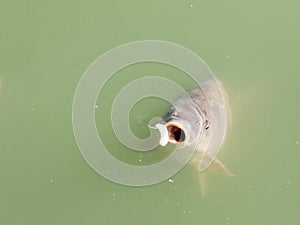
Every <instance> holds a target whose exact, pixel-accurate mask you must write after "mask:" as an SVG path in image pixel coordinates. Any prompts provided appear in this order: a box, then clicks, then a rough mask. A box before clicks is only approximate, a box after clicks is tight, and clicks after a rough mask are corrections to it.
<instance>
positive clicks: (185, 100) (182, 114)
mask: <svg viewBox="0 0 300 225" xmlns="http://www.w3.org/2000/svg"><path fill="white" fill-rule="evenodd" d="M227 117H228V104H227V99H226V94H225V92H224V90H223V89H222V86H221V84H220V83H219V82H218V81H216V80H211V81H206V82H205V83H203V84H201V86H198V87H195V88H193V89H191V90H190V91H188V92H187V93H184V94H183V95H182V96H181V97H179V98H178V99H177V100H176V101H175V102H174V103H173V104H172V106H171V107H170V108H169V110H168V111H167V113H166V114H165V116H164V117H163V121H162V122H161V123H159V124H156V128H158V129H159V131H160V134H161V140H160V144H161V145H166V144H167V143H168V142H169V143H171V144H176V145H179V147H193V148H195V151H196V152H198V153H201V160H200V163H199V171H200V172H203V171H205V170H206V169H207V168H208V167H210V166H212V165H214V166H216V167H217V168H221V169H224V170H226V171H227V172H228V173H230V172H229V171H228V170H227V169H226V168H225V167H224V166H223V165H222V164H221V163H220V162H219V161H218V160H217V159H216V156H217V154H218V152H219V150H220V147H221V145H222V143H223V141H224V138H225V135H226V130H227Z"/></svg>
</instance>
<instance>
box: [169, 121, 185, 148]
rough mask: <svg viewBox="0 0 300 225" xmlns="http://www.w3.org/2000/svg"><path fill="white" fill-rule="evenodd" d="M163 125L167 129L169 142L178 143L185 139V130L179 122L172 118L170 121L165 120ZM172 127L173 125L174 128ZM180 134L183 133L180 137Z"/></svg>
mask: <svg viewBox="0 0 300 225" xmlns="http://www.w3.org/2000/svg"><path fill="white" fill-rule="evenodd" d="M165 126H166V128H167V130H168V135H169V142H170V143H171V144H177V145H179V144H182V143H184V142H185V141H186V132H185V129H184V128H183V126H182V125H181V123H180V122H178V121H174V120H172V121H169V122H166V123H165ZM174 127H175V129H173V128H174ZM178 131H179V132H180V136H179V137H178ZM182 135H183V137H182ZM178 138H179V139H178ZM181 138H183V140H180V139H181ZM177 139H178V140H177Z"/></svg>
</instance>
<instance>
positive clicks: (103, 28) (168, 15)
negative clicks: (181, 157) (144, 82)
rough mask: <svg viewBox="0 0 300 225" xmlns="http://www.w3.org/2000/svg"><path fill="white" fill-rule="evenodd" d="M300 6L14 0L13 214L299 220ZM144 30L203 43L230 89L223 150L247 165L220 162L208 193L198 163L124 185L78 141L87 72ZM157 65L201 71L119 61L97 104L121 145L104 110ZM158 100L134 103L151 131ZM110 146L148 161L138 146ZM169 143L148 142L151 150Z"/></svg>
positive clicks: (3, 177)
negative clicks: (94, 164)
mask: <svg viewBox="0 0 300 225" xmlns="http://www.w3.org/2000/svg"><path fill="white" fill-rule="evenodd" d="M299 7H300V4H299V3H297V2H296V1H290V0H289V1H281V2H276V1H248V2H245V1H88V2H83V1H56V2H53V1H51V2H44V1H4V0H2V1H1V2H0V224H3V225H4V224H5V225H15V224H28V225H29V224H30V225H33V224H45V225H46V224H47V225H48V224H62V225H66V224H101V225H105V224H113V225H117V224H118V225H119V224H124V225H139V224H144V225H160V224H163V225H166V224H170V225H171V224H172V225H177V224H178V225H181V224H190V225H193V224H206V225H219V224H244V225H246V224H249V225H252V224H257V225H264V224H278V225H279V224H300V217H299V207H300V191H299V190H300V183H299V179H300V175H299V173H300V166H299V156H300V143H299V142H300V128H299V125H300V123H299V115H300V107H299V97H300V91H299V87H300V76H299V55H300V46H299V40H300V15H299ZM144 39H160V40H166V41H171V42H175V43H178V44H181V45H183V46H186V47H188V48H190V49H191V50H193V51H194V52H196V53H197V54H198V55H200V56H201V57H202V58H203V59H204V60H205V61H206V62H207V64H208V65H209V66H210V67H211V69H212V70H213V71H214V72H215V74H216V76H217V77H218V78H219V79H220V80H222V81H223V84H224V86H225V87H226V89H227V91H228V95H229V98H230V105H231V109H232V124H231V127H230V130H229V133H228V136H227V140H226V143H225V145H224V147H223V148H222V150H221V153H220V155H219V159H220V160H222V161H223V162H224V164H226V166H227V167H228V168H229V169H230V170H231V171H232V172H233V173H235V174H236V177H234V178H226V177H221V176H217V175H214V174H208V191H207V196H206V197H205V198H202V197H201V192H200V189H199V182H198V177H197V172H196V171H195V169H194V167H192V166H186V167H185V168H184V169H183V170H182V171H180V173H178V174H177V175H175V176H174V177H172V180H173V181H174V182H169V181H165V182H163V183H160V184H157V185H153V186H149V187H139V188H137V187H136V188H134V187H126V186H120V185H118V184H114V183H111V182H109V181H107V180H105V179H103V178H102V177H100V176H99V175H97V174H96V173H95V172H94V171H93V170H92V169H91V168H90V167H89V166H88V165H87V164H86V162H85V161H84V160H83V158H82V157H81V155H80V152H79V151H78V148H77V146H76V143H75V139H74V136H73V132H72V123H71V111H72V101H73V95H74V92H75V88H76V85H77V83H78V81H79V79H80V77H81V76H82V74H83V72H84V71H85V69H86V68H87V67H88V66H89V64H91V63H92V62H93V61H94V60H95V59H96V58H97V57H98V56H100V55H101V54H103V53H104V52H106V51H107V50H109V49H111V48H113V47H116V46H117V45H120V44H123V43H127V42H131V41H137V40H144ZM153 72H154V73H155V74H156V75H160V73H161V74H164V75H165V76H171V77H172V76H173V78H174V79H175V80H177V81H178V82H181V83H182V85H183V86H184V87H189V85H190V83H189V82H188V81H187V80H186V79H185V78H184V76H182V74H180V73H179V72H178V71H175V70H174V69H172V68H165V67H161V66H157V65H137V66H136V67H134V66H133V67H130V68H128V69H127V70H126V69H125V70H124V71H120V73H119V77H123V80H122V79H121V81H120V82H119V81H118V79H117V76H118V74H116V77H115V79H112V80H111V82H110V84H108V85H107V87H106V89H105V90H106V92H103V93H102V94H101V95H100V98H99V110H98V111H97V112H96V119H97V125H98V130H99V132H100V133H101V131H103V130H104V132H103V133H104V134H106V135H104V137H103V139H104V142H105V143H106V144H107V145H108V146H110V145H111V146H114V145H115V146H117V145H118V144H116V143H117V141H116V139H115V137H114V136H112V135H109V133H110V132H111V131H109V129H110V128H109V127H108V126H109V125H107V124H106V122H105V121H107V119H106V120H105V119H103V118H104V116H105V115H107V112H109V111H108V110H109V109H108V106H109V104H110V102H111V100H109V98H110V96H113V95H115V94H116V93H117V92H118V90H119V89H120V88H121V87H122V85H123V84H126V82H128V81H130V80H131V79H133V78H134V76H131V77H130V76H129V75H130V74H135V75H139V74H140V76H142V75H143V76H147V75H149V74H150V75H153V74H152V73H153ZM173 72H174V73H173ZM120 74H123V75H128V78H127V76H121V75H120ZM172 74H173V75H172ZM124 77H126V78H124ZM149 101H150V102H148V103H147V104H146V103H145V102H144V103H143V102H141V103H140V105H137V106H136V108H135V109H134V110H133V114H132V121H131V125H132V127H133V129H134V130H135V131H136V132H137V133H140V134H142V135H143V134H144V135H146V134H147V129H146V128H145V120H147V118H149V117H151V116H152V115H153V114H156V113H162V112H163V111H164V110H165V109H166V108H167V104H166V103H162V102H159V100H158V99H152V100H151V99H150V100H149ZM143 104H144V106H147V107H148V109H149V110H145V109H146V108H145V107H144V106H143ZM101 112H103V116H102V114H101ZM155 116H156V115H155ZM143 126H144V127H143ZM105 129H108V131H107V132H105ZM111 152H112V154H113V155H115V156H116V157H119V158H120V159H122V160H124V161H128V162H132V163H136V164H138V163H139V162H140V161H139V159H140V158H139V157H141V156H140V155H138V154H137V153H135V152H132V151H130V150H127V149H125V148H124V149H120V150H118V149H116V148H112V149H111ZM166 154H167V153H157V152H154V153H153V152H152V153H147V154H145V155H144V156H142V157H143V160H144V161H143V162H145V163H146V164H147V163H150V162H152V161H153V160H154V161H155V160H157V159H159V158H160V157H166Z"/></svg>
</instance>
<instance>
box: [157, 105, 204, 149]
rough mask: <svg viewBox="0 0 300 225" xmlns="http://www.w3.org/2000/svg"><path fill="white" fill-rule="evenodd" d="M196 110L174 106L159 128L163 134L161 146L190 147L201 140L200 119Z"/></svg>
mask: <svg viewBox="0 0 300 225" xmlns="http://www.w3.org/2000/svg"><path fill="white" fill-rule="evenodd" d="M195 113H196V112H195V110H194V109H193V108H192V107H188V106H186V105H185V106H184V107H181V106H180V105H177V106H172V107H170V109H169V110H168V112H167V113H166V115H165V116H163V122H162V123H160V125H158V124H157V126H156V127H157V128H158V130H159V131H160V134H161V140H160V144H161V145H163V146H164V145H166V144H167V143H168V142H169V143H171V144H176V145H181V146H182V147H184V146H189V145H191V144H195V143H196V142H197V140H198V139H199V133H200V132H199V131H200V126H199V119H198V120H197V119H195V118H198V117H197V116H196V115H195Z"/></svg>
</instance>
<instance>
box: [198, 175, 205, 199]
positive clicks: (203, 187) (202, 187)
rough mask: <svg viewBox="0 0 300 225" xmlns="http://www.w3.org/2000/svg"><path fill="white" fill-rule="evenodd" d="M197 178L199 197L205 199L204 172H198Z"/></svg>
mask: <svg viewBox="0 0 300 225" xmlns="http://www.w3.org/2000/svg"><path fill="white" fill-rule="evenodd" d="M198 178H199V184H200V190H201V196H202V197H205V196H206V184H207V183H206V174H205V173H204V172H199V173H198Z"/></svg>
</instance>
